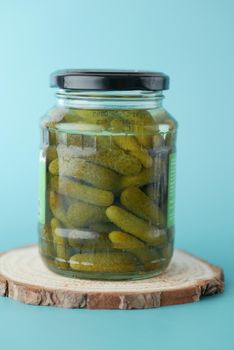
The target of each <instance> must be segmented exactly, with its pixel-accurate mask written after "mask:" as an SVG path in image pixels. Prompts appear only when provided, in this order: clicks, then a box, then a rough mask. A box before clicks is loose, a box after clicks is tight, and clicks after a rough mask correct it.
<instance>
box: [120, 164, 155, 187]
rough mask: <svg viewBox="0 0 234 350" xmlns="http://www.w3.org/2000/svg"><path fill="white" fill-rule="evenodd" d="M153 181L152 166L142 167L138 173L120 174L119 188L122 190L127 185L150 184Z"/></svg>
mask: <svg viewBox="0 0 234 350" xmlns="http://www.w3.org/2000/svg"><path fill="white" fill-rule="evenodd" d="M154 181H155V174H154V170H153V169H152V168H150V169H145V168H143V169H142V170H141V172H140V173H139V174H138V175H133V176H122V177H121V179H120V182H119V190H122V189H124V188H126V187H129V186H137V187H138V186H139V187H141V186H144V185H147V184H151V183H153V182H154Z"/></svg>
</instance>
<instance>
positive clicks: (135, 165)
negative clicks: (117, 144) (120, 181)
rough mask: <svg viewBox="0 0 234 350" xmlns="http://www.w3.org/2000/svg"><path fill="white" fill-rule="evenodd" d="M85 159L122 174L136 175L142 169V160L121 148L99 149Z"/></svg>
mask: <svg viewBox="0 0 234 350" xmlns="http://www.w3.org/2000/svg"><path fill="white" fill-rule="evenodd" d="M85 159H86V160H90V161H92V162H94V163H96V164H99V165H102V166H104V167H106V168H109V169H112V170H114V171H116V172H117V173H119V174H121V175H136V174H138V173H139V172H140V170H141V163H140V161H139V160H138V159H137V158H135V157H133V156H131V155H130V154H127V153H125V152H124V151H123V150H121V149H109V150H102V151H98V152H96V153H95V154H93V155H90V156H87V157H85Z"/></svg>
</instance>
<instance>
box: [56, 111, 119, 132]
mask: <svg viewBox="0 0 234 350" xmlns="http://www.w3.org/2000/svg"><path fill="white" fill-rule="evenodd" d="M111 116H113V112H112V111H108V110H99V109H96V110H95V109H70V110H69V113H67V114H66V115H65V116H64V119H63V121H65V122H66V123H79V122H83V123H86V124H94V125H97V126H102V127H105V128H106V127H108V125H109V123H110V117H111Z"/></svg>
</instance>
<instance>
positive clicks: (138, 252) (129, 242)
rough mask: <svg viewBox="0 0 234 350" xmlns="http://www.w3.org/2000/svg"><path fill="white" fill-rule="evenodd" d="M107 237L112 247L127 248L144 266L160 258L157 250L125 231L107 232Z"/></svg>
mask: <svg viewBox="0 0 234 350" xmlns="http://www.w3.org/2000/svg"><path fill="white" fill-rule="evenodd" d="M109 239H110V240H111V242H112V245H113V248H115V249H121V250H128V251H129V252H130V253H131V254H134V255H135V256H136V257H137V258H138V259H139V260H140V261H141V263H142V264H143V265H144V266H147V265H148V264H149V263H153V262H154V261H155V260H156V261H157V262H158V261H159V260H160V259H161V256H160V254H159V253H158V251H157V250H155V249H152V248H151V249H150V248H149V247H148V246H146V245H145V244H144V243H143V242H142V241H140V240H139V239H137V238H135V237H133V236H131V235H129V234H128V233H126V232H122V231H113V232H111V233H110V234H109Z"/></svg>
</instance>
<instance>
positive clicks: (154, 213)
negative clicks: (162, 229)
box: [120, 187, 165, 226]
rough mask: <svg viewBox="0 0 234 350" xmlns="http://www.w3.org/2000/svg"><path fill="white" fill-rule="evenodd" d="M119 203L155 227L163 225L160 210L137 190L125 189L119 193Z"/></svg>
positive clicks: (163, 218) (163, 221)
mask: <svg viewBox="0 0 234 350" xmlns="http://www.w3.org/2000/svg"><path fill="white" fill-rule="evenodd" d="M120 201H121V203H122V205H123V206H124V207H125V208H126V209H128V210H129V211H131V212H132V213H133V214H135V215H137V216H138V217H140V218H142V219H144V220H146V221H149V222H150V223H152V224H154V225H157V226H163V225H164V224H165V217H164V215H163V213H162V211H161V209H160V208H159V207H158V206H157V205H156V204H155V203H154V202H153V201H152V200H151V199H150V198H149V197H148V196H146V194H145V193H144V192H143V191H141V190H140V189H139V188H137V187H128V188H126V189H125V190H124V191H123V192H122V193H121V196H120Z"/></svg>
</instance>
